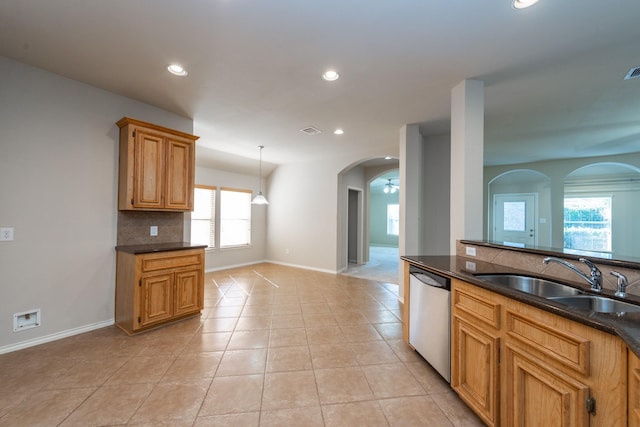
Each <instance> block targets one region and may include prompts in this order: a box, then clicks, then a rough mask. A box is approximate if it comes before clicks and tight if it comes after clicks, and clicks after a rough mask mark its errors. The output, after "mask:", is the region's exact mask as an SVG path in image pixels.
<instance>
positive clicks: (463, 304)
mask: <svg viewBox="0 0 640 427" xmlns="http://www.w3.org/2000/svg"><path fill="white" fill-rule="evenodd" d="M453 307H454V308H455V309H456V310H460V311H462V312H464V313H466V314H468V315H470V316H472V317H474V318H476V319H478V320H480V321H482V322H484V323H486V324H488V325H490V326H492V327H494V328H496V329H500V304H499V303H497V302H494V301H491V300H489V299H486V298H483V297H481V296H479V295H477V294H476V292H468V291H467V290H466V289H455V290H454V291H453Z"/></svg>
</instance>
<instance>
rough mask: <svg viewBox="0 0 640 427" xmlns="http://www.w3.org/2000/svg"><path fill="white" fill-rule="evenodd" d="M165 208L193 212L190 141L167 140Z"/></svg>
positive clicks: (192, 165)
mask: <svg viewBox="0 0 640 427" xmlns="http://www.w3.org/2000/svg"><path fill="white" fill-rule="evenodd" d="M166 141H167V160H166V174H167V176H166V190H165V191H166V192H165V206H164V207H165V208H167V209H178V210H193V179H194V170H193V168H194V147H193V145H194V144H193V143H192V142H190V141H184V140H181V139H178V138H174V137H168V138H167V140H166Z"/></svg>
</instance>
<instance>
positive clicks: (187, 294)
mask: <svg viewBox="0 0 640 427" xmlns="http://www.w3.org/2000/svg"><path fill="white" fill-rule="evenodd" d="M200 281H201V275H200V271H199V270H190V271H179V272H176V273H175V292H176V294H175V304H176V306H175V314H176V316H179V315H181V314H187V313H192V312H197V311H200V310H202V306H203V305H204V304H203V303H204V295H203V292H202V286H201V284H200Z"/></svg>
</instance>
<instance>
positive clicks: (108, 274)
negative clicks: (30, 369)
mask: <svg viewBox="0 0 640 427" xmlns="http://www.w3.org/2000/svg"><path fill="white" fill-rule="evenodd" d="M0 99H1V100H2V102H1V103H0V129H1V130H2V134H1V136H0V227H14V232H15V240H14V241H11V242H0V271H1V272H2V274H1V275H0V301H1V304H0V353H3V352H7V351H11V350H14V349H18V348H21V347H26V346H29V345H33V344H35V343H38V342H44V341H48V340H52V339H56V338H61V337H63V336H65V335H70V334H74V333H78V332H81V331H85V330H90V329H93V328H97V327H102V326H105V325H109V324H111V323H113V311H114V292H115V250H114V247H115V245H116V218H117V210H116V209H117V205H116V194H117V185H116V184H117V163H118V127H117V126H116V124H115V123H116V121H118V120H119V119H120V118H122V117H123V116H131V117H135V118H137V119H141V120H145V121H149V122H152V123H157V124H160V125H163V126H166V127H170V128H174V129H178V130H181V131H184V132H192V130H193V124H192V121H191V120H190V119H187V118H184V117H180V116H177V115H174V114H171V113H168V112H166V111H164V110H160V109H158V108H155V107H151V106H149V105H146V104H142V103H140V102H137V101H134V100H131V99H128V98H125V97H122V96H118V95H116V94H113V93H110V92H106V91H104V90H100V89H97V88H95V87H92V86H89V85H85V84H82V83H79V82H76V81H73V80H69V79H66V78H64V77H61V76H58V75H55V74H52V73H49V72H46V71H43V70H40V69H38V68H34V67H30V66H27V65H24V64H21V63H18V62H15V61H13V60H10V59H7V58H4V57H0ZM32 309H41V310H42V324H41V326H39V327H36V328H32V329H28V330H24V331H21V332H17V333H14V332H13V314H14V313H16V312H22V311H26V310H32Z"/></svg>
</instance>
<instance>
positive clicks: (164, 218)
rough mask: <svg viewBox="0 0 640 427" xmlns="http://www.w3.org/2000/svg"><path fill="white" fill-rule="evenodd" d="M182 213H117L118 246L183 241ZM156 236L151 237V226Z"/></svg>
mask: <svg viewBox="0 0 640 427" xmlns="http://www.w3.org/2000/svg"><path fill="white" fill-rule="evenodd" d="M184 215H185V214H184V213H183V212H151V211H118V239H117V244H118V246H126V245H146V244H153V243H173V242H182V241H183V232H184ZM154 225H155V226H157V227H158V235H157V236H151V235H150V228H151V226H154Z"/></svg>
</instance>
